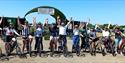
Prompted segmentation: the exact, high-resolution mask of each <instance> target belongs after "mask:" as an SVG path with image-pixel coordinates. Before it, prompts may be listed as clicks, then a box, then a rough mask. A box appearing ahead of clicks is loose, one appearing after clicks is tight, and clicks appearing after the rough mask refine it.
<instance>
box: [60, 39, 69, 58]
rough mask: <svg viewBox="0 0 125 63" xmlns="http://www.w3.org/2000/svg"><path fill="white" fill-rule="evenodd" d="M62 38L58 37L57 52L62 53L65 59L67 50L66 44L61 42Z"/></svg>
mask: <svg viewBox="0 0 125 63" xmlns="http://www.w3.org/2000/svg"><path fill="white" fill-rule="evenodd" d="M63 39H64V37H60V38H59V39H58V40H59V44H60V45H59V46H58V51H59V52H63V55H64V57H67V55H68V48H67V45H66V43H64V42H63Z"/></svg>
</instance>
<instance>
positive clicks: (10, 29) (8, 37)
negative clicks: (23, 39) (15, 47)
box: [4, 23, 20, 56]
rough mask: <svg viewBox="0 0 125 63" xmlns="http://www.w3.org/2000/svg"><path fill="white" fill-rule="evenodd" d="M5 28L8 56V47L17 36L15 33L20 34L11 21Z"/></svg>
mask: <svg viewBox="0 0 125 63" xmlns="http://www.w3.org/2000/svg"><path fill="white" fill-rule="evenodd" d="M4 30H5V35H6V40H5V49H6V56H8V52H7V49H8V46H9V43H10V42H11V40H12V38H13V37H14V36H15V34H16V35H18V36H20V35H19V34H18V33H17V32H16V30H15V29H14V27H13V25H12V23H10V24H9V27H7V28H5V29H4Z"/></svg>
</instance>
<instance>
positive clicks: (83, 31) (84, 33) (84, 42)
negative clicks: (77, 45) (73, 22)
mask: <svg viewBox="0 0 125 63" xmlns="http://www.w3.org/2000/svg"><path fill="white" fill-rule="evenodd" d="M80 28H81V29H80V33H81V34H82V36H81V49H83V48H85V49H87V48H88V47H89V44H88V42H87V38H88V37H87V29H86V24H85V23H83V24H82V23H81V24H80Z"/></svg>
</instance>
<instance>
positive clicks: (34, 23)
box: [32, 17, 36, 31]
mask: <svg viewBox="0 0 125 63" xmlns="http://www.w3.org/2000/svg"><path fill="white" fill-rule="evenodd" d="M32 24H33V26H34V30H35V31H36V17H33V23H32Z"/></svg>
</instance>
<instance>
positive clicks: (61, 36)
mask: <svg viewBox="0 0 125 63" xmlns="http://www.w3.org/2000/svg"><path fill="white" fill-rule="evenodd" d="M70 22H71V19H70V21H69V22H68V23H67V24H66V25H65V23H64V22H62V23H61V25H58V27H59V39H58V40H59V44H60V48H61V49H63V47H67V39H66V35H67V34H66V30H67V26H68V25H69V24H70ZM62 41H63V43H62Z"/></svg>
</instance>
